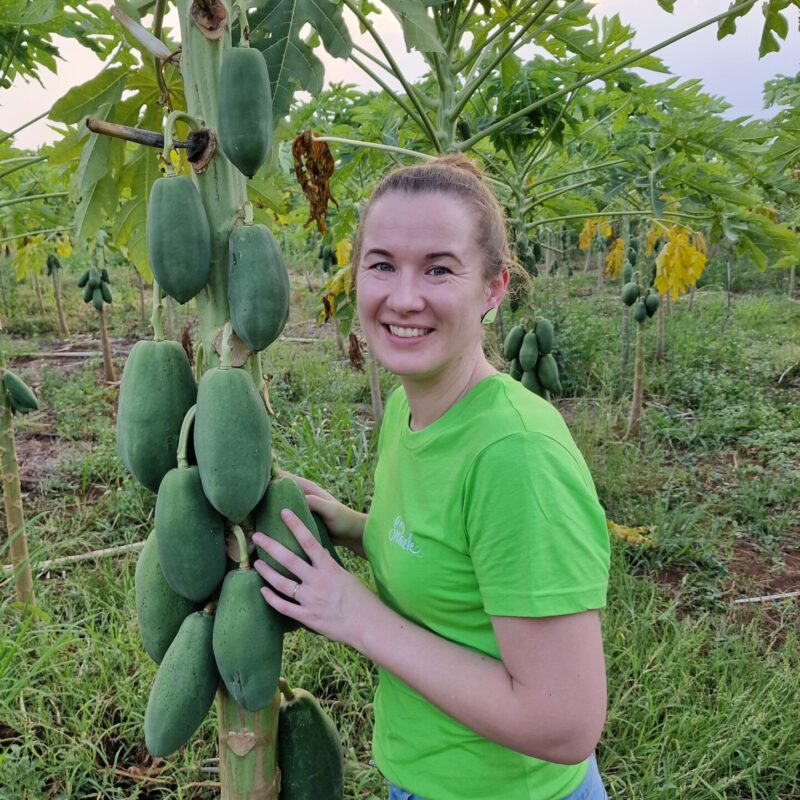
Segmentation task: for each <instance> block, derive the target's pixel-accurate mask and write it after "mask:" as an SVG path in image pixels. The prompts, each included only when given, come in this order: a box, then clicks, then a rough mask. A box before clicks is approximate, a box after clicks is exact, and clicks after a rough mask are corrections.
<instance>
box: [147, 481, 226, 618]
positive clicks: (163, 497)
mask: <svg viewBox="0 0 800 800" xmlns="http://www.w3.org/2000/svg"><path fill="white" fill-rule="evenodd" d="M155 526H156V544H157V548H158V563H159V564H160V566H161V571H162V572H163V574H164V578H165V579H166V581H167V583H168V584H169V585H170V586H171V587H172V589H173V590H174V591H176V592H177V593H178V594H180V595H181V596H183V597H186V598H188V599H189V600H194V601H196V602H201V601H203V600H207V599H208V598H209V597H210V596H211V594H212V593H213V592H214V591H215V590H216V589H217V587H218V586H219V585H220V583H222V579H223V578H224V577H225V565H226V559H225V520H224V519H223V518H222V515H221V514H220V513H219V512H218V511H217V510H216V509H215V508H214V507H213V506H212V505H211V503H209V502H208V500H207V499H206V496H205V494H204V493H203V485H202V484H201V482H200V473H199V471H198V469H197V467H186V468H181V467H176V468H175V469H171V470H170V471H169V472H168V473H167V474H166V475H165V476H164V479H163V480H162V481H161V485H160V486H159V487H158V497H157V498H156V510H155Z"/></svg>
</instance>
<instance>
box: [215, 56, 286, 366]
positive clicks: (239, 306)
mask: <svg viewBox="0 0 800 800" xmlns="http://www.w3.org/2000/svg"><path fill="white" fill-rule="evenodd" d="M259 56H260V54H259ZM228 304H229V305H230V309H231V323H232V325H233V330H234V331H235V332H236V335H237V336H238V337H239V338H240V339H241V340H242V341H243V342H244V343H245V344H246V345H247V347H248V349H249V350H250V351H251V352H253V353H257V352H258V351H259V350H263V349H264V348H265V347H268V346H269V345H271V344H272V343H273V342H274V341H275V340H276V339H277V338H278V336H280V333H281V331H282V330H283V328H284V326H285V325H286V320H287V319H288V318H289V273H288V272H287V270H286V263H285V262H284V260H283V254H282V253H281V250H280V248H279V247H278V243H277V242H276V241H275V238H274V237H273V236H272V233H270V230H269V228H267V227H266V226H265V225H239V226H238V227H236V228H234V229H233V231H232V232H231V236H230V239H229V245H228Z"/></svg>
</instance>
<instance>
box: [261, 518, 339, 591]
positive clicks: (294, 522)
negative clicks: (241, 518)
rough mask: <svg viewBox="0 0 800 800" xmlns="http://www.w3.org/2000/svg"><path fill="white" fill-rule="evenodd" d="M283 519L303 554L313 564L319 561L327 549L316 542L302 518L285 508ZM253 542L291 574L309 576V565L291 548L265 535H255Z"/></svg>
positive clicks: (300, 576)
mask: <svg viewBox="0 0 800 800" xmlns="http://www.w3.org/2000/svg"><path fill="white" fill-rule="evenodd" d="M281 519H282V520H283V523H284V525H286V527H287V528H288V529H289V530H290V531H291V533H292V535H293V536H294V538H295V539H297V542H298V544H299V545H300V547H301V548H302V549H303V552H304V553H305V554H306V555H307V556H308V558H309V560H310V561H311V563H312V564H315V563H317V562H318V561H319V559H320V557H321V555H322V554H324V553H325V548H323V546H322V545H321V544H320V543H319V542H318V541H317V540H316V538H315V537H314V535H313V534H312V533H311V531H309V530H308V528H306V526H305V525H304V524H303V522H302V521H301V520H300V518H299V517H298V516H297V514H295V513H294V512H293V511H291V510H289V509H288V508H284V509H283V510H282V511H281ZM253 541H254V542H255V543H256V544H257V545H258V546H259V547H260V548H262V549H263V550H266V551H267V552H268V553H269V554H270V555H271V556H272V557H273V558H274V559H275V560H276V561H277V562H278V563H279V564H281V565H282V566H284V567H286V569H287V570H289V572H292V573H293V574H295V575H297V576H298V577H299V578H300V579H302V578H303V575H308V571H309V564H307V563H306V561H304V560H303V559H302V558H301V557H300V556H298V555H295V554H294V553H293V552H292V551H291V550H289V548H287V547H284V545H282V544H281V543H280V542H278V541H276V540H275V539H271V538H270V537H269V536H267V535H265V534H263V533H259V532H257V533H254V534H253Z"/></svg>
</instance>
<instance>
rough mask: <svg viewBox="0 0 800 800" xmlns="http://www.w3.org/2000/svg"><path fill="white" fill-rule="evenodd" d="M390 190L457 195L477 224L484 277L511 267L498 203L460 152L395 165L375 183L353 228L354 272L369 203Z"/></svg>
mask: <svg viewBox="0 0 800 800" xmlns="http://www.w3.org/2000/svg"><path fill="white" fill-rule="evenodd" d="M391 192H406V193H407V194H436V193H439V192H441V193H442V194H449V195H452V196H453V197H458V198H461V199H462V200H464V202H465V203H466V204H467V205H468V206H469V207H470V208H471V209H472V211H473V212H474V217H475V220H476V224H477V229H476V231H475V235H474V240H475V246H476V247H478V248H480V249H481V250H482V251H483V257H484V258H483V261H484V266H483V277H484V279H485V280H487V281H489V280H491V279H492V278H494V277H496V276H497V275H499V274H500V273H501V272H502V271H503V268H504V267H506V268H508V269H512V270H513V271H514V272H517V271H518V269H515V268H514V265H515V259H514V258H513V257H512V255H511V249H510V248H509V245H508V235H507V233H506V221H505V215H504V214H503V210H502V208H501V207H500V204H499V203H498V202H497V200H496V199H495V196H494V195H493V194H492V192H491V191H490V190H489V188H488V186H487V185H486V184H485V183H484V180H483V175H482V173H481V171H480V169H479V168H478V167H477V165H476V164H474V163H473V162H472V161H470V159H468V158H467V157H466V156H464V155H462V154H460V153H450V154H448V155H444V156H439V157H438V158H436V159H432V160H430V161H424V162H422V163H420V164H412V165H411V166H408V167H398V168H397V169H394V170H393V171H392V172H390V173H389V174H388V175H386V176H385V177H384V178H383V179H382V180H381V181H380V183H378V185H377V186H376V187H375V189H374V190H373V192H372V194H371V195H370V198H369V200H367V203H366V205H365V206H364V208H363V210H362V212H361V218H360V220H359V223H358V227H357V228H356V234H355V237H354V242H353V250H352V253H351V261H350V263H351V264H352V265H353V268H352V275H353V282H354V283H355V275H356V272H357V270H358V265H359V263H360V262H361V249H362V246H363V241H364V229H365V227H366V221H367V219H368V218H369V211H370V208H371V207H372V205H373V204H374V203H375V202H376V201H377V200H380V198H381V197H383V196H384V195H386V194H389V193H391Z"/></svg>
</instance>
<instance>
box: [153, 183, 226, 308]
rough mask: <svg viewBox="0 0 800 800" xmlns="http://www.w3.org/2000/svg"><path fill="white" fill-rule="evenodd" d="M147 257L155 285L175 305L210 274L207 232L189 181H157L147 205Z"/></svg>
mask: <svg viewBox="0 0 800 800" xmlns="http://www.w3.org/2000/svg"><path fill="white" fill-rule="evenodd" d="M147 255H148V258H149V259H150V266H151V268H152V270H153V275H154V276H155V279H156V281H157V282H158V285H159V286H160V287H161V289H162V290H163V291H164V292H165V293H166V294H168V295H169V296H170V297H173V298H175V300H177V301H178V302H179V303H186V302H187V301H189V300H191V299H192V298H193V297H194V296H195V295H196V294H198V293H199V292H200V290H201V289H203V287H204V286H205V285H206V284H207V283H208V277H209V275H210V274H211V231H210V229H209V226H208V217H206V210H205V208H204V207H203V201H202V200H201V199H200V192H198V191H197V187H196V186H195V185H194V184H193V183H192V180H191V178H188V177H186V176H182V175H177V176H175V175H173V176H168V177H166V178H159V179H158V180H157V181H156V182H155V183H154V184H153V188H152V189H151V190H150V200H149V202H148V204H147Z"/></svg>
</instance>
